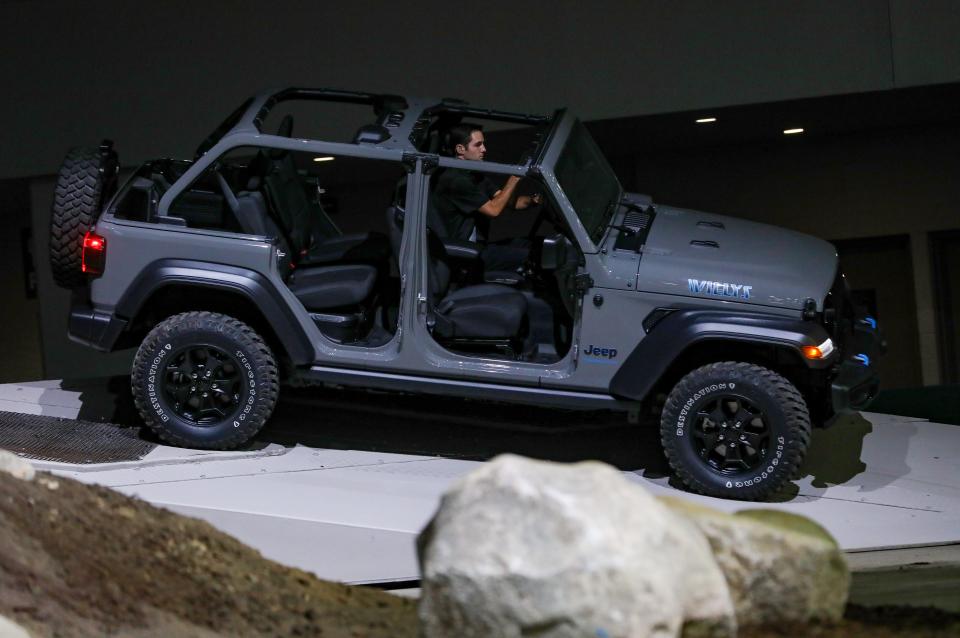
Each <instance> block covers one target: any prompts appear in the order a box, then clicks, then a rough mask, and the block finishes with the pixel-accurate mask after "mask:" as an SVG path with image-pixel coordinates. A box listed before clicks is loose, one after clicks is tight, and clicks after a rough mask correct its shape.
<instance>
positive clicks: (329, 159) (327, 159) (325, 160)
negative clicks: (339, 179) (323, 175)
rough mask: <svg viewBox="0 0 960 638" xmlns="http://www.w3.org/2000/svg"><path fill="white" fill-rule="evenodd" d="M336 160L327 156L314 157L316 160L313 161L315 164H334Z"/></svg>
mask: <svg viewBox="0 0 960 638" xmlns="http://www.w3.org/2000/svg"><path fill="white" fill-rule="evenodd" d="M334 159H336V158H334V157H332V156H330V155H325V156H323V157H314V158H313V161H314V162H332V161H333V160H334Z"/></svg>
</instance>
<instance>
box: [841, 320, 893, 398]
mask: <svg viewBox="0 0 960 638" xmlns="http://www.w3.org/2000/svg"><path fill="white" fill-rule="evenodd" d="M886 349H887V346H886V342H885V341H884V340H883V336H882V334H881V333H880V329H879V327H878V326H877V322H876V320H874V319H873V318H871V317H862V318H859V319H858V320H857V321H856V324H855V327H854V331H853V334H852V335H851V338H850V339H849V340H848V342H847V344H846V347H845V348H844V352H843V355H842V356H843V362H842V363H841V364H840V370H839V372H838V373H837V376H836V377H835V378H834V379H833V383H831V386H830V394H831V400H832V402H833V411H834V412H835V413H836V414H849V413H850V412H857V411H859V410H864V409H866V408H867V407H868V406H869V405H870V403H871V402H872V401H873V400H874V399H875V398H876V396H877V394H878V393H879V392H880V374H879V371H878V370H877V362H878V361H879V359H880V357H881V356H883V354H884V353H885V352H886Z"/></svg>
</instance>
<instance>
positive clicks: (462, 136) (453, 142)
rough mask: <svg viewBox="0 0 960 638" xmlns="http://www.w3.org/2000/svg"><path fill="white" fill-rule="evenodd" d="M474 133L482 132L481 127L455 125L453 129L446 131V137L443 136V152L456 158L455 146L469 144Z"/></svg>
mask: <svg viewBox="0 0 960 638" xmlns="http://www.w3.org/2000/svg"><path fill="white" fill-rule="evenodd" d="M474 131H483V126H481V125H479V124H469V123H463V124H457V125H456V126H454V127H451V128H450V130H448V131H447V134H446V136H444V144H443V151H444V153H446V154H447V155H449V156H450V157H456V155H457V144H463V145H464V146H466V145H468V144H469V143H470V138H471V137H473V132H474Z"/></svg>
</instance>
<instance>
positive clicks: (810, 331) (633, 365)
mask: <svg viewBox="0 0 960 638" xmlns="http://www.w3.org/2000/svg"><path fill="white" fill-rule="evenodd" d="M644 323H645V324H647V325H649V324H648V322H644ZM829 336H830V335H828V334H827V331H826V329H824V327H823V326H821V325H820V324H817V323H814V322H811V321H801V320H799V319H790V318H787V317H777V316H773V315H762V314H757V313H748V312H732V311H726V310H675V311H672V312H671V313H670V314H669V315H667V316H665V317H664V318H663V319H661V320H660V321H659V322H657V323H655V324H654V325H653V326H652V327H651V328H650V330H649V334H647V335H646V336H645V337H644V338H643V340H642V341H641V342H640V343H639V344H638V345H637V347H636V348H634V350H633V352H631V353H630V355H629V356H628V357H627V358H626V360H625V361H624V362H623V365H622V366H620V369H619V370H618V371H617V373H616V374H615V375H614V376H613V379H611V381H610V394H612V395H613V396H616V397H623V398H627V399H632V400H634V401H640V400H642V399H643V398H644V397H646V396H647V393H649V392H650V390H651V388H653V386H654V385H655V384H656V383H657V381H658V380H659V379H660V378H661V377H662V376H663V374H664V372H666V371H667V369H668V368H669V367H670V365H671V364H672V363H673V362H674V361H675V360H676V359H677V358H678V357H679V356H680V355H681V354H683V352H684V351H685V350H687V349H688V348H689V347H690V346H692V345H694V344H696V343H700V342H704V341H716V340H722V341H728V342H741V343H749V344H758V343H759V344H768V345H772V346H778V347H786V348H790V349H793V350H795V351H796V352H797V354H798V355H799V357H800V359H801V360H803V361H805V362H806V363H807V365H808V366H809V367H811V368H824V367H827V366H829V365H830V364H831V362H832V360H833V357H835V356H836V352H835V353H834V354H833V356H832V357H827V358H826V359H823V360H810V359H807V358H805V357H804V356H803V354H802V350H801V349H802V348H803V346H819V345H820V344H822V343H823V342H824V341H826V340H827V339H828V338H829Z"/></svg>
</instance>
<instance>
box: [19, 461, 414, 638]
mask: <svg viewBox="0 0 960 638" xmlns="http://www.w3.org/2000/svg"><path fill="white" fill-rule="evenodd" d="M0 615H3V616H7V617H8V618H10V619H12V620H15V621H16V622H18V623H20V624H21V625H23V626H24V627H25V628H27V629H28V630H29V631H31V632H32V633H33V634H34V635H36V636H57V637H63V638H68V637H72V636H105V635H115V636H138V637H139V636H143V637H146V636H158V637H159V636H203V637H208V636H215V635H228V636H324V637H333V636H344V637H350V638H361V637H369V638H375V637H379V636H383V637H387V636H389V637H391V638H398V637H402V636H411V637H412V636H415V635H416V634H417V619H416V603H415V602H414V601H412V600H408V599H404V598H399V597H397V596H393V595H390V594H387V593H384V592H381V591H377V590H371V589H365V588H358V587H349V586H346V585H340V584H336V583H330V582H326V581H322V580H319V579H318V578H316V577H315V576H313V575H311V574H308V573H307V572H304V571H301V570H298V569H291V568H287V567H284V566H282V565H279V564H277V563H274V562H272V561H269V560H267V559H265V558H263V557H262V556H261V555H260V554H259V553H258V552H256V551H255V550H253V549H251V548H249V547H247V546H246V545H243V544H242V543H240V542H239V541H237V540H235V539H234V538H232V537H230V536H227V535H226V534H223V533H222V532H219V531H217V530H216V529H214V528H213V527H212V526H210V525H209V524H207V523H205V522H203V521H199V520H196V519H191V518H186V517H183V516H179V515H177V514H173V513H171V512H168V511H166V510H161V509H158V508H155V507H153V506H151V505H149V504H147V503H145V502H143V501H139V500H136V499H133V498H129V497H127V496H124V495H122V494H119V493H117V492H114V491H112V490H109V489H106V488H101V487H96V486H88V485H84V484H81V483H77V482H75V481H72V480H69V479H63V478H60V477H53V476H50V475H47V474H42V473H40V474H38V475H37V479H36V480H34V481H32V482H25V481H20V480H17V479H15V478H13V477H11V476H9V475H8V474H5V473H2V472H0Z"/></svg>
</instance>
